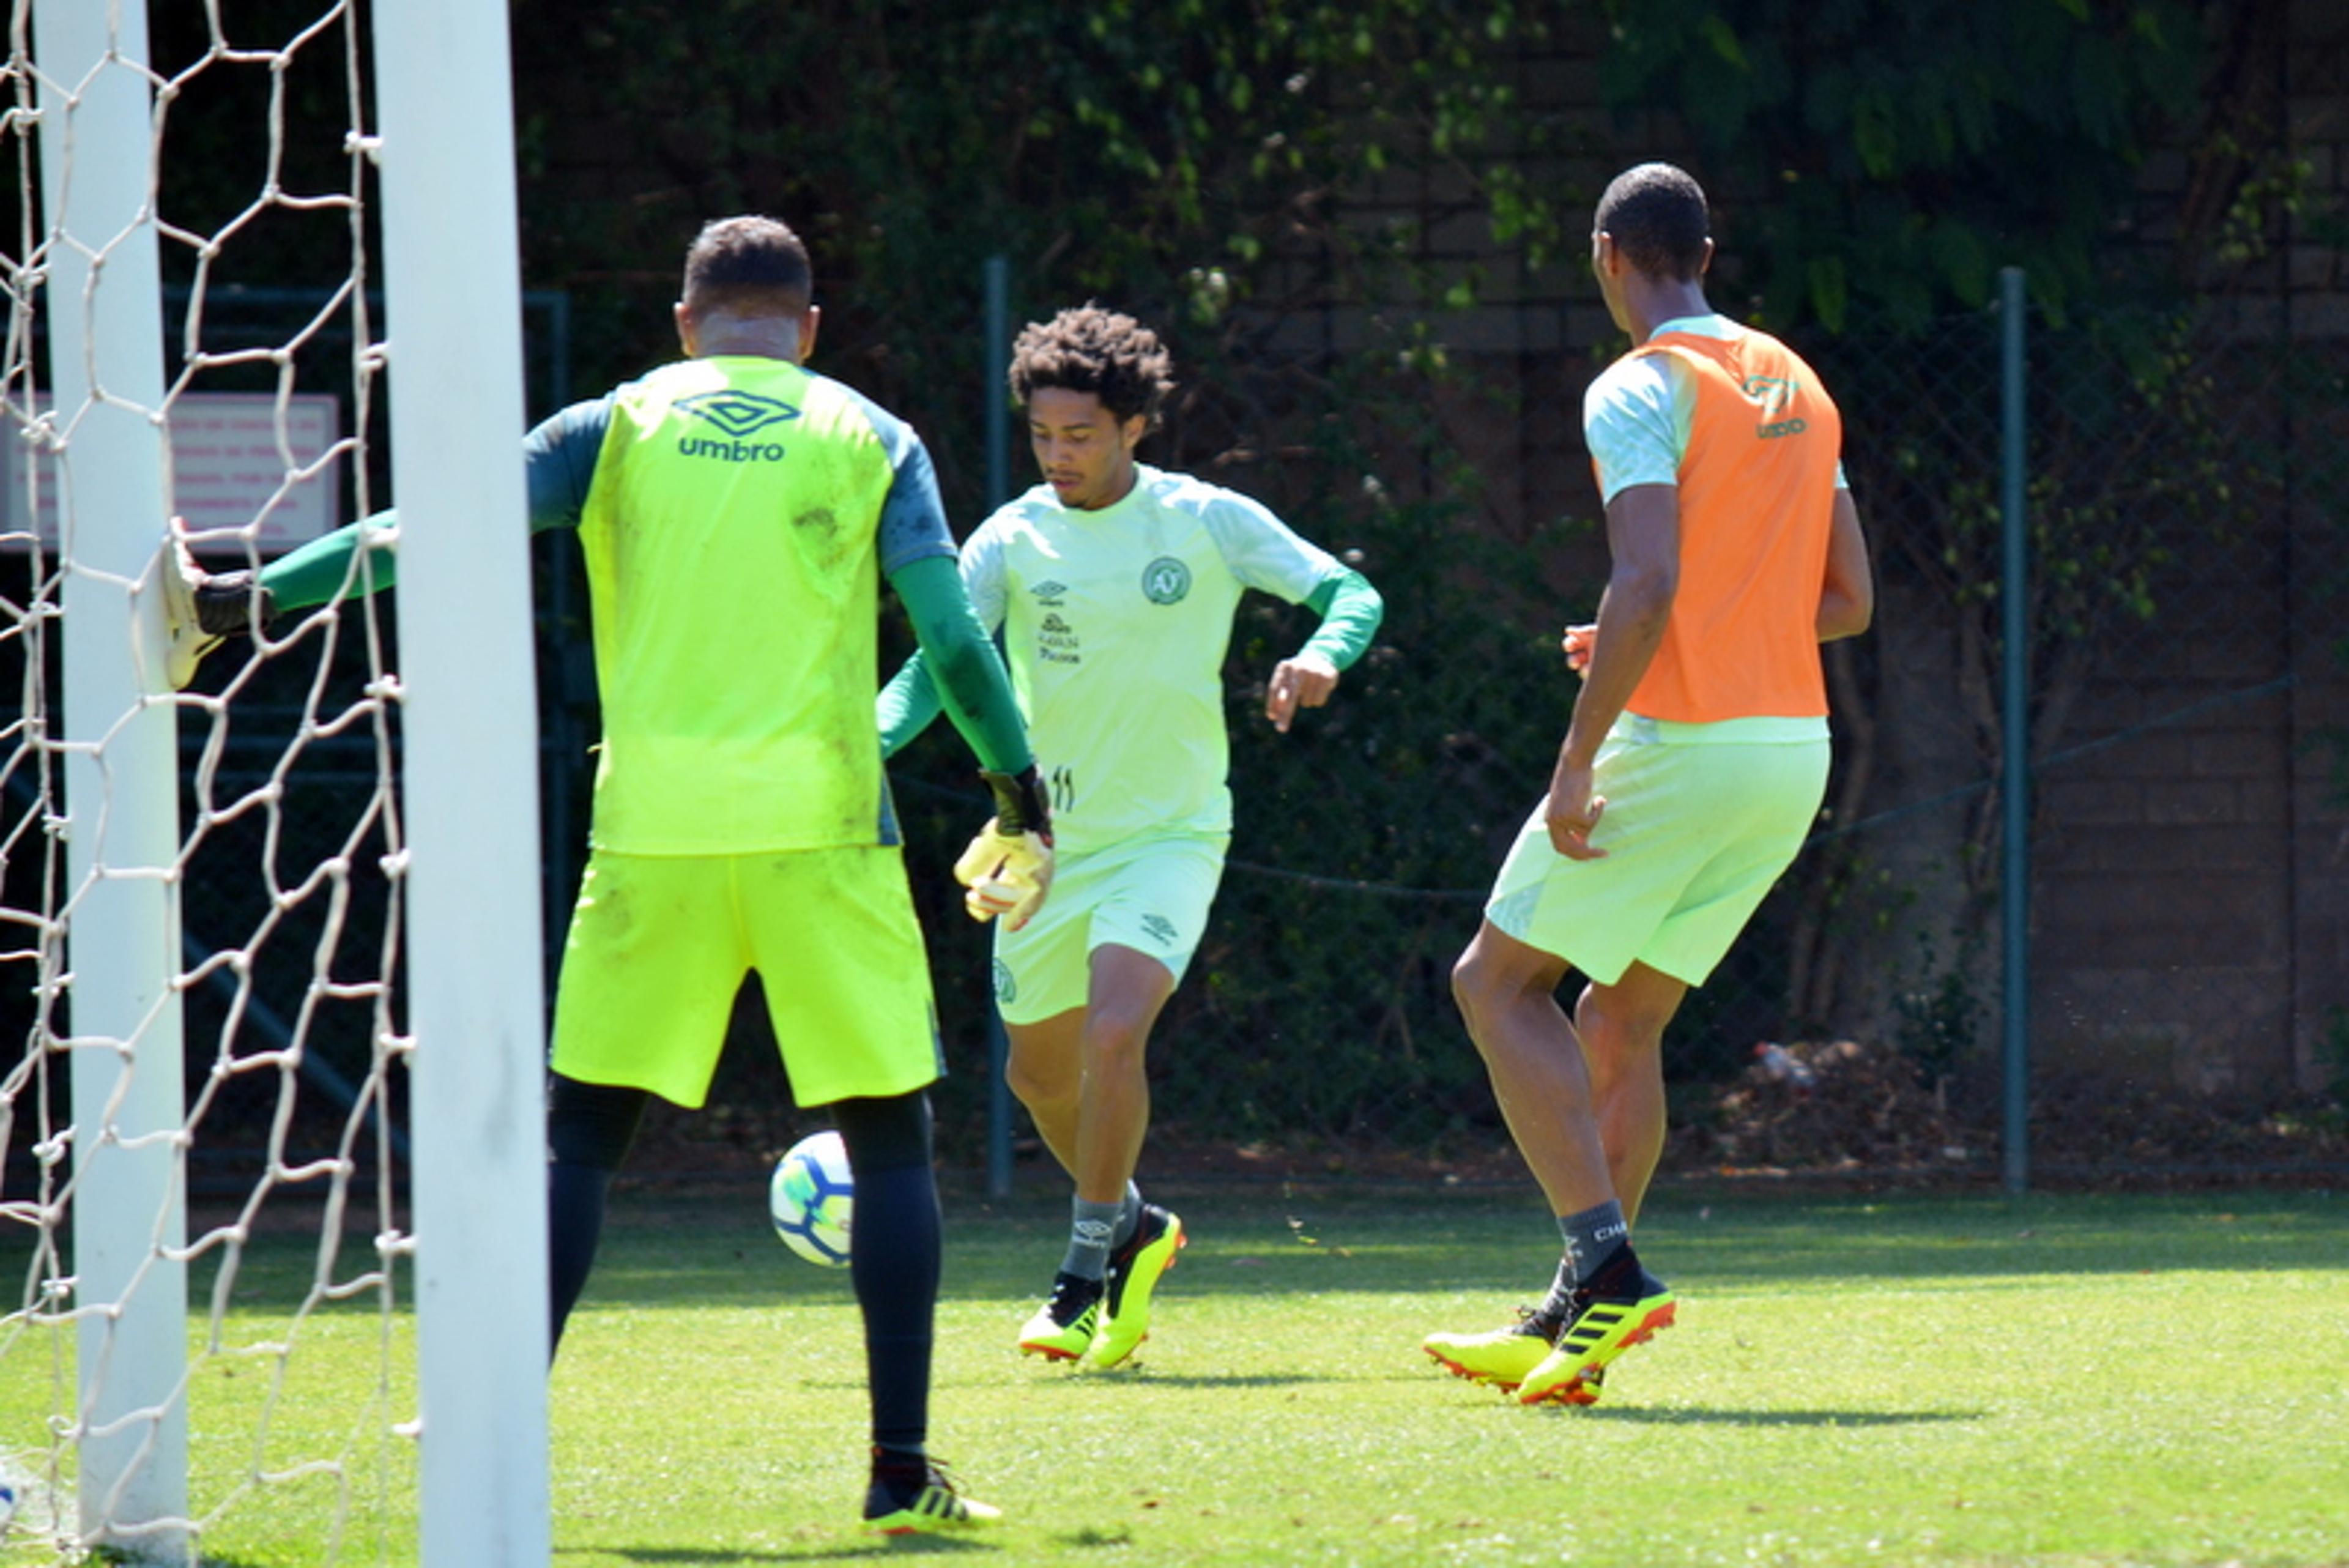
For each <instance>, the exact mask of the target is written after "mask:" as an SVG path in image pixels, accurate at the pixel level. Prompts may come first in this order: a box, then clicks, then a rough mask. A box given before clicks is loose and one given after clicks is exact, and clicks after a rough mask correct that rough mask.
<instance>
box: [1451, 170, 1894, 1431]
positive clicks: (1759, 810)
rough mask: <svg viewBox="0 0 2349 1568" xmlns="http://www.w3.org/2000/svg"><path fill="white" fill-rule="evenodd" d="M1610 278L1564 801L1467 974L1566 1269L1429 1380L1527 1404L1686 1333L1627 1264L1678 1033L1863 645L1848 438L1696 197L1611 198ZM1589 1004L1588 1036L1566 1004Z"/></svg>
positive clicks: (1785, 823)
mask: <svg viewBox="0 0 2349 1568" xmlns="http://www.w3.org/2000/svg"><path fill="white" fill-rule="evenodd" d="M1590 259H1591V268H1592V270H1593V271H1594V272H1595V273H1597V275H1598V277H1599V292H1600V293H1601V294H1602V295H1604V296H1605V297H1606V301H1607V308H1608V313H1609V315H1610V316H1611V317H1613V318H1614V321H1615V325H1616V326H1617V327H1620V328H1622V329H1623V330H1624V331H1626V332H1628V333H1629V334H1630V337H1631V341H1632V344H1633V347H1632V348H1631V351H1630V353H1629V354H1627V355H1625V356H1624V357H1623V358H1620V359H1618V360H1617V361H1616V362H1615V363H1614V364H1613V365H1612V366H1610V367H1609V369H1607V370H1606V371H1605V372H1604V373H1603V374H1602V375H1600V376H1599V379H1597V380H1596V381H1594V382H1593V383H1592V384H1591V387H1590V390H1589V392H1588V395H1587V396H1586V398H1585V400H1584V405H1583V428H1584V433H1585V435H1586V437H1587V439H1588V442H1589V446H1590V454H1591V462H1592V466H1593V468H1594V470H1595V472H1596V474H1597V477H1598V481H1599V493H1600V495H1601V497H1602V499H1603V500H1604V502H1605V504H1606V508H1607V543H1608V550H1609V555H1610V556H1611V558H1612V566H1611V569H1610V571H1609V576H1608V580H1607V589H1606V593H1605V594H1604V596H1603V597H1601V598H1600V600H1599V619H1598V622H1597V624H1596V625H1594V626H1580V627H1570V628H1568V630H1567V633H1566V639H1565V643H1566V655H1567V663H1568V667H1569V668H1570V669H1573V670H1576V671H1578V673H1579V674H1580V675H1581V677H1582V690H1581V691H1580V692H1579V693H1578V696H1577V698H1576V701H1575V704H1574V714H1573V718H1572V720H1571V721H1570V722H1569V724H1568V729H1567V734H1566V741H1565V743H1564V745H1563V746H1561V747H1560V748H1559V751H1558V757H1557V767H1556V769H1555V770H1554V771H1553V773H1552V774H1551V776H1550V781H1549V792H1548V794H1547V796H1546V797H1545V798H1544V800H1543V802H1542V804H1541V805H1538V806H1537V807H1536V808H1535V810H1534V812H1533V815H1532V816H1531V817H1530V819H1528V821H1527V822H1526V826H1525V828H1524V830H1523V832H1522V833H1521V834H1520V835H1519V836H1518V839H1517V842H1516V846H1515V847H1514V848H1513V849H1512V850H1511V851H1510V854H1509V857H1508V859H1507V861H1506V863H1505V864H1504V865H1503V866H1502V868H1501V874H1500V876H1499V877H1498V878H1497V879H1496V880H1495V884H1494V888H1493V895H1492V898H1491V899H1490V900H1489V901H1488V902H1487V903H1486V905H1485V920H1484V924H1483V925H1482V927H1481V928H1480V929H1478V930H1477V933H1476V937H1475V940H1473V941H1472V942H1470V943H1469V945H1468V950H1467V951H1466V952H1465V953H1464V954H1462V955H1461V958H1460V961H1459V963H1458V964H1457V965H1456V966H1455V967H1454V970H1453V991H1454V995H1455V996H1456V998H1457V999H1458V1001H1459V1003H1460V1011H1461V1015H1462V1017H1463V1018H1464V1020H1465V1022H1466V1023H1467V1026H1468V1033H1469V1034H1470V1035H1471V1036H1472V1037H1473V1038H1474V1039H1475V1043H1476V1048H1477V1050H1478V1052H1479V1053H1481V1054H1483V1056H1484V1058H1485V1068H1486V1070H1487V1071H1488V1072H1489V1073H1490V1074H1491V1075H1492V1080H1493V1089H1494V1094H1495V1097H1496V1098H1497V1099H1498V1100H1499V1101H1500V1105H1501V1111H1502V1115H1503V1116H1505V1117H1506V1120H1507V1122H1508V1125H1509V1131H1510V1134H1511V1136H1512V1137H1515V1138H1516V1144H1517V1147H1518V1149H1519V1150H1520V1152H1522V1153H1523V1154H1524V1156H1525V1158H1526V1164H1527V1165H1529V1166H1530V1167H1532V1168H1533V1172H1534V1176H1535V1179H1537V1180H1538V1181H1539V1182H1540V1183H1541V1186H1542V1189H1543V1191H1544V1193H1545V1194H1547V1197H1548V1199H1549V1200H1550V1207H1551V1210H1552V1211H1553V1212H1554V1213H1555V1214H1556V1215H1557V1224H1558V1231H1559V1233H1560V1235H1561V1237H1562V1238H1563V1241H1564V1243H1565V1247H1564V1257H1563V1259H1562V1260H1561V1262H1559V1264H1558V1270H1557V1276H1556V1279H1555V1281H1554V1282H1553V1283H1552V1285H1551V1287H1550V1290H1549V1293H1548V1295H1547V1298H1546V1299H1545V1300H1544V1301H1543V1303H1542V1304H1541V1306H1540V1307H1539V1308H1538V1309H1537V1310H1536V1311H1534V1312H1533V1313H1532V1314H1529V1315H1527V1316H1526V1317H1525V1318H1524V1319H1523V1321H1521V1322H1519V1323H1517V1324H1513V1325H1511V1326H1509V1327H1506V1328H1503V1329H1498V1330H1494V1331H1490V1332H1486V1333H1482V1334H1430V1335H1429V1336H1428V1338H1427V1340H1426V1343H1425V1346H1424V1348H1425V1349H1426V1351H1427V1353H1428V1354H1429V1355H1433V1357H1435V1358H1436V1360H1438V1361H1440V1362H1442V1363H1443V1364H1444V1366H1447V1367H1449V1368H1450V1369H1451V1370H1453V1371H1454V1372H1456V1373H1458V1374H1460V1375H1461V1376H1465V1377H1470V1378H1473V1379H1475V1380H1477V1381H1479V1382H1485V1383H1491V1384H1495V1385H1497V1386H1501V1387H1502V1388H1504V1389H1505V1390H1507V1391H1510V1392H1513V1393H1514V1394H1515V1395H1516V1397H1517V1398H1518V1399H1519V1400H1520V1401H1521V1402H1523V1403H1526V1404H1529V1405H1531V1404H1540V1403H1543V1402H1545V1401H1557V1402H1561V1403H1566V1404H1588V1403H1589V1402H1590V1401H1591V1400H1593V1399H1595V1398H1596V1397H1598V1394H1599V1383H1600V1379H1601V1377H1602V1376H1604V1373H1605V1370H1606V1367H1607V1366H1608V1364H1609V1362H1611V1361H1612V1360H1614V1358H1615V1357H1616V1356H1617V1355H1620V1354H1621V1353H1622V1352H1623V1351H1624V1350H1625V1349H1626V1348H1628V1347H1630V1345H1637V1344H1639V1343H1640V1342H1641V1341H1642V1340H1644V1339H1646V1338H1648V1337H1649V1336H1651V1334H1654V1333H1655V1332H1656V1331H1657V1330H1658V1329H1660V1328H1663V1327H1665V1326H1667V1325H1669V1324H1671V1321H1672V1314H1673V1312H1674V1302H1673V1297H1672V1293H1671V1291H1670V1290H1668V1289H1666V1288H1665V1286H1664V1285H1663V1284H1662V1282H1660V1281H1658V1280H1657V1279H1656V1278H1655V1277H1654V1276H1653V1275H1651V1274H1650V1273H1649V1272H1647V1271H1646V1269H1644V1268H1643V1267H1642V1266H1641V1265H1640V1261H1639V1259H1638V1257H1637V1256H1636V1255H1635V1254H1634V1253H1633V1252H1632V1251H1631V1243H1630V1231H1631V1223H1632V1221H1633V1220H1635V1219H1636V1218H1637V1216H1638V1214H1639V1209H1640V1198H1641V1196H1642V1195H1643V1194H1644V1193H1645V1191H1646V1189H1647V1186H1648V1179H1649V1178H1650V1176H1651V1174H1653V1172H1654V1170H1655V1166H1656V1159H1657V1157H1658V1155H1659V1154H1660V1153H1661V1149H1662V1147H1663V1137H1664V1085H1663V1070H1662V1043H1663V1033H1664V1026H1665V1024H1666V1023H1669V1022H1671V1017H1672V1014H1673V1013H1674V1012H1676V1011H1677V1010H1678V1009H1679V1007H1680V1003H1681V999H1682V997H1683V996H1685V995H1686V994H1687V993H1688V989H1689V987H1691V986H1692V985H1698V984H1702V982H1703V981H1704V979H1705V977H1706V976H1707V975H1709V974H1710V973H1711V972H1712V971H1713V966H1714V965H1716V964H1717V963H1719V962H1720V961H1721V959H1722V957H1723V955H1724V954H1725V953H1726V952H1727V951H1728V950H1729V948H1730V945H1731V943H1733V941H1734V940H1736V937H1737V934H1738V932H1739V931H1740V930H1741V929H1744V925H1745V922H1746V921H1747V920H1748V919H1750V918H1751V917H1752V915H1753V913H1754V908H1755V906H1757V905H1758V904H1760V902H1761V901H1762V897H1763V895H1764V894H1765V893H1766V892H1768V891H1769V889H1770V887H1771V885H1772V884H1773V883H1775V881H1776V880H1777V879H1778V877H1779V876H1780V874H1781V873H1783V872H1784V871H1785V868H1786V867H1787V866H1788V865H1789V864H1790V863H1791V862H1792V861H1793V859H1794V857H1795V851H1796V850H1797V849H1798V848H1799V847H1800V846H1801V845H1802V842H1803V838H1804V836H1805V835H1806V833H1807V832H1808V830H1809V827H1810V825H1811V823H1812V821H1813V820H1814V819H1815V817H1816V815H1817V812H1818V807H1819V803H1820V800H1821V798H1822V796H1823V795H1824V794H1825V791H1826V774H1827V722H1826V714H1827V703H1826V681H1825V680H1824V678H1823V676H1822V673H1821V670H1820V664H1819V644H1820V643H1822V642H1826V641H1829V640H1832V639H1837V638H1842V637H1850V636H1853V635H1855V634H1857V633H1858V632H1861V631H1864V630H1866V629H1867V627H1868V620H1869V618H1870V616H1871V615H1872V613H1873V610H1874V598H1875V596H1874V589H1873V587H1871V584H1870V579H1869V573H1868V545H1867V541H1866V539H1865V536H1864V535H1862V533H1861V531H1860V526H1859V514H1858V512H1857V510H1856V509H1855V508H1854V506H1853V504H1852V500H1851V494H1850V492H1849V491H1848V490H1847V489H1846V488H1845V487H1844V484H1843V478H1842V471H1841V464H1840V461H1839V458H1840V451H1841V443H1842V434H1843V421H1842V419H1841V416H1840V415H1839V414H1838V413H1837V410H1836V406H1835V403H1834V401H1833V400H1831V399H1830V398H1829V397H1828V396H1827V394H1826V389H1825V388H1824V387H1823V386H1821V385H1820V383H1819V379H1818V376H1817V375H1816V372H1814V371H1813V370H1812V369H1811V368H1810V367H1809V366H1808V365H1806V364H1805V363H1804V362H1803V360H1802V359H1801V358H1799V357H1798V356H1797V355H1796V354H1795V352H1794V351H1793V350H1792V349H1790V348H1787V347H1786V346H1785V344H1783V343H1781V342H1779V341H1778V340H1777V339H1775V338H1774V337H1770V336H1768V335H1767V334H1766V333H1762V332H1756V331H1754V330H1752V329H1751V328H1748V327H1742V326H1739V325H1738V324H1737V323H1735V322H1733V321H1730V320H1728V319H1726V318H1725V317H1721V316H1718V315H1715V314H1714V313H1713V309H1712V307H1711V306H1709V305H1707V304H1706V303H1705V297H1704V286H1703V280H1704V273H1705V269H1706V268H1707V266H1709V265H1711V263H1712V260H1713V239H1712V236H1711V222H1710V217H1709V214H1708V213H1707V210H1706V205H1705V199H1704V192H1702V190H1701V189H1699V188H1698V185H1697V183H1696V182H1695V181H1694V180H1692V179H1691V178H1690V177H1689V176H1688V175H1687V174H1686V173H1685V172H1683V171H1681V170H1679V169H1676V168H1674V167H1672V166H1671V165H1670V164H1666V163H1644V164H1641V165H1640V166H1639V167H1637V168H1635V169H1631V170H1628V171H1625V172H1624V173H1622V174H1620V175H1619V176H1617V177H1616V179H1615V181H1614V182H1612V183H1611V184H1609V186H1608V188H1607V191H1606V193H1605V194H1604V195H1603V196H1602V197H1601V198H1600V199H1599V210H1598V214H1597V218H1596V221H1595V223H1594V224H1593V234H1592V236H1591V256H1590ZM1569 970H1578V971H1581V972H1582V974H1583V975H1584V976H1585V978H1586V980H1587V981H1588V983H1587V984H1586V985H1585V987H1584V988H1583V991H1582V994H1581V996H1580V998H1579V1000H1578V1002H1576V1004H1575V1009H1574V1015H1573V1017H1572V1018H1571V1019H1569V1018H1568V1016H1567V1014H1566V1012H1565V1011H1564V1010H1563V1009H1562V1008H1561V1007H1560V1006H1559V1004H1558V1002H1557V989H1558V987H1559V985H1560V984H1561V983H1563V982H1564V981H1565V979H1566V976H1567V972H1568V971H1569Z"/></svg>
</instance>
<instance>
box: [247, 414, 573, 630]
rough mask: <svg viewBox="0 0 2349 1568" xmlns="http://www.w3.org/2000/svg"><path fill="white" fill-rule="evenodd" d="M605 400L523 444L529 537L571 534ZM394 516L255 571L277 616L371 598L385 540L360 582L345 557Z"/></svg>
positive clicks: (393, 557) (375, 543)
mask: <svg viewBox="0 0 2349 1568" xmlns="http://www.w3.org/2000/svg"><path fill="white" fill-rule="evenodd" d="M611 423H612V400H611V398H610V396H609V395H608V394H607V395H605V396H604V397H601V398H590V399H588V400H586V401H585V402H579V403H574V404H572V405H571V406H570V407H569V408H567V409H564V410H563V411H562V412H560V413H558V414H556V415H555V416H554V418H552V419H549V420H547V421H544V422H543V423H541V424H540V425H539V426H538V428H537V429H535V430H533V431H531V432H530V434H529V435H528V436H526V437H524V438H523V447H522V451H523V478H524V482H525V483H526V484H527V486H528V490H529V497H530V531H531V532H532V533H533V534H537V533H541V532H543V531H544V530H546V529H548V528H576V527H577V526H578V525H579V514H580V510H581V508H583V507H584V506H585V505H586V504H587V491H588V487H589V486H590V485H592V484H593V483H595V460H596V457H597V456H598V455H599V454H600V453H601V452H603V450H604V435H605V431H607V430H609V429H610V428H611ZM398 522H399V514H398V511H397V510H396V509H394V510H387V511H383V512H378V513H377V514H375V515H374V516H372V517H369V518H368V519H367V521H366V522H364V523H352V524H346V525H344V526H343V527H340V528H337V529H336V530H335V531H334V532H333V533H331V534H322V535H319V536H318V537H317V538H316V539H313V540H311V541H310V542H309V543H308V544H306V545H303V546H302V547H301V548H300V549H298V550H294V551H290V552H288V553H287V554H285V555H283V556H279V557H278V558H277V559H275V560H274V561H272V562H270V563H269V565H268V566H264V567H263V568H262V572H261V586H262V587H265V588H267V589H268V590H269V597H270V601H271V603H272V604H273V605H274V607H276V608H278V609H280V610H296V609H308V608H309V607H311V606H313V605H322V604H325V603H326V601H327V600H329V599H334V598H347V597H351V596H352V595H355V594H359V593H373V592H377V591H379V590H381V589H384V588H388V587H391V586H392V584H393V583H395V582H396V581H398V576H399V571H398V566H399V560H398V551H397V550H395V549H394V548H393V547H392V543H391V540H390V538H389V537H388V535H378V537H377V538H375V539H373V540H370V541H368V542H367V545H366V548H367V561H366V567H367V576H366V578H365V579H364V581H362V580H361V579H360V577H359V576H358V575H357V573H356V572H354V571H353V569H352V561H351V557H352V556H355V555H357V553H358V552H359V549H360V531H361V530H362V529H374V530H388V529H391V528H394V527H396V526H398Z"/></svg>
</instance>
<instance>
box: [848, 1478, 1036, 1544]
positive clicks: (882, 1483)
mask: <svg viewBox="0 0 2349 1568" xmlns="http://www.w3.org/2000/svg"><path fill="white" fill-rule="evenodd" d="M1002 1517H1003V1511H1002V1510H1001V1509H999V1508H995V1507H992V1506H990V1505H989V1504H987V1503H983V1502H980V1501H978V1499H976V1498H968V1497H965V1496H963V1495H962V1493H961V1492H960V1491H959V1490H957V1488H956V1486H955V1481H954V1478H953V1477H952V1476H950V1475H948V1474H947V1471H946V1468H945V1467H944V1466H942V1465H937V1464H928V1465H926V1466H924V1467H923V1468H922V1469H902V1468H898V1467H894V1466H889V1467H885V1466H884V1465H883V1464H882V1463H881V1462H879V1461H878V1460H876V1461H875V1462H874V1467H873V1484H872V1485H871V1486H870V1487H868V1488H867V1489H865V1492H864V1528H865V1529H867V1530H870V1531H874V1532H878V1533H880V1534H883V1535H915V1534H925V1535H926V1534H932V1533H935V1532H940V1531H950V1530H968V1529H971V1528H972V1527H974V1526H977V1525H983V1524H992V1523H994V1522H995V1521H998V1520H999V1519H1001V1518H1002Z"/></svg>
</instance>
